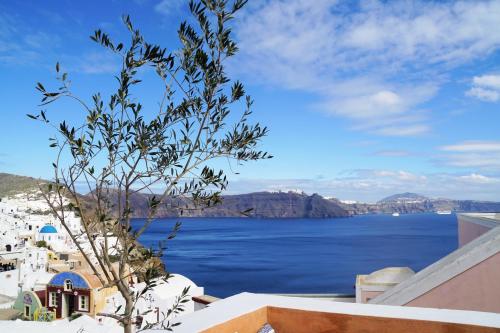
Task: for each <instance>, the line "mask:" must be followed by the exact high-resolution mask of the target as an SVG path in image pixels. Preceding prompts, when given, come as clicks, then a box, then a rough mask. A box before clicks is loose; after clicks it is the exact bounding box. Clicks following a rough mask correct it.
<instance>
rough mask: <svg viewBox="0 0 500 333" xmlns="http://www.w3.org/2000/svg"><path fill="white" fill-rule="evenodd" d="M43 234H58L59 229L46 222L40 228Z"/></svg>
mask: <svg viewBox="0 0 500 333" xmlns="http://www.w3.org/2000/svg"><path fill="white" fill-rule="evenodd" d="M40 233H41V234H57V229H56V228H55V227H54V226H52V225H49V224H46V225H44V226H43V227H42V229H40Z"/></svg>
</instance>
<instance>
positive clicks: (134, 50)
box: [28, 0, 271, 332]
mask: <svg viewBox="0 0 500 333" xmlns="http://www.w3.org/2000/svg"><path fill="white" fill-rule="evenodd" d="M245 3H246V0H234V1H232V2H230V3H229V2H228V1H227V0H200V1H190V3H189V9H190V12H191V14H192V15H193V17H194V19H193V20H191V21H192V22H195V23H188V22H183V23H181V24H180V27H179V29H178V37H179V42H180V43H179V47H178V48H177V49H175V50H167V49H166V48H163V47H162V46H160V45H156V44H151V43H148V42H147V41H146V39H145V37H143V35H142V34H141V32H140V31H139V30H138V29H136V28H135V27H134V26H133V24H132V21H131V19H130V18H129V17H128V16H126V17H124V24H125V26H126V29H127V30H128V32H129V34H130V41H129V42H123V43H122V42H120V43H118V42H116V41H114V40H113V39H112V38H111V36H109V35H108V34H107V33H105V32H103V31H101V30H97V31H95V33H94V34H93V35H92V36H91V39H92V40H93V41H94V42H96V43H98V44H100V45H102V46H103V47H104V48H106V49H107V50H109V51H110V52H112V53H113V54H114V55H116V57H117V58H119V59H120V61H121V68H120V69H119V71H118V73H117V74H116V76H115V77H116V79H117V86H116V90H115V91H114V92H113V93H112V94H110V95H109V96H107V97H105V96H103V95H102V94H100V93H96V94H94V95H93V96H92V98H91V99H90V98H89V99H88V100H87V99H86V98H84V97H81V96H78V95H77V94H75V93H74V92H73V91H72V89H71V87H70V81H69V79H68V75H67V74H66V73H62V71H61V70H60V66H59V63H58V64H57V65H56V71H57V73H58V75H57V79H58V82H59V87H58V88H55V89H46V88H45V87H44V85H42V84H41V83H38V84H37V89H38V90H39V92H40V93H41V95H42V98H41V105H49V104H50V106H53V105H57V102H58V101H60V100H62V99H68V100H70V101H73V102H74V103H76V105H78V106H79V108H77V109H78V110H80V113H79V117H78V118H79V119H81V121H80V122H74V121H73V122H72V121H70V120H68V119H65V120H64V121H62V122H55V123H53V122H51V117H49V111H47V110H43V111H40V112H39V113H38V114H35V115H28V116H29V117H30V118H34V119H36V120H39V121H41V122H42V123H43V124H45V125H47V126H52V127H53V129H54V131H55V135H54V137H51V138H50V139H49V140H50V146H51V147H52V148H54V149H56V151H57V154H56V158H55V161H54V163H53V164H52V166H53V170H54V176H53V182H52V184H51V185H49V190H48V191H45V192H44V194H43V195H44V197H45V199H46V201H47V202H48V204H49V205H50V207H51V209H52V211H53V213H54V214H55V216H56V217H57V219H59V221H60V223H61V224H62V226H63V227H64V228H65V230H66V232H67V233H68V234H69V235H70V237H71V238H72V240H73V242H74V244H75V245H76V247H77V248H78V250H79V251H80V252H81V253H82V255H83V256H84V258H85V260H86V261H87V263H88V264H89V266H90V267H91V269H92V271H93V274H95V275H96V276H97V278H98V279H99V280H100V281H101V283H102V284H103V286H104V287H116V288H117V289H118V291H119V292H120V294H121V296H122V297H123V298H124V300H125V304H124V306H123V307H120V308H119V309H116V311H115V312H114V313H101V314H100V315H102V316H108V317H112V318H115V319H116V320H118V322H119V323H120V324H121V325H123V327H124V332H132V330H133V327H134V324H135V323H136V314H135V312H136V311H135V306H136V304H137V301H138V300H139V299H140V298H141V297H142V296H143V295H144V294H145V293H146V292H147V291H148V290H151V289H152V288H154V286H155V285H156V284H157V283H159V282H158V281H159V280H161V279H158V278H159V277H161V278H162V279H163V280H166V279H168V276H169V275H168V273H164V272H162V270H161V269H160V268H161V267H160V266H161V265H160V264H159V262H160V261H159V260H156V261H155V260H151V259H152V258H154V257H158V256H160V255H161V249H157V250H154V249H149V250H146V249H144V248H141V247H139V245H138V240H139V238H140V237H141V235H142V234H143V233H144V232H145V231H146V230H147V229H148V227H149V226H150V225H151V224H152V223H154V222H155V218H156V217H157V214H158V210H159V209H160V207H162V209H165V206H166V205H167V206H168V207H167V208H168V209H169V210H172V211H176V212H178V214H179V215H182V213H183V212H185V211H186V210H192V209H202V208H203V207H208V206H213V205H215V204H217V203H219V202H220V200H221V192H222V191H224V190H225V189H226V187H227V185H228V180H227V178H226V174H225V171H224V170H223V169H221V170H219V169H218V168H215V166H214V165H217V164H214V163H213V161H214V160H217V159H223V160H230V161H231V160H233V161H234V160H235V161H237V163H243V162H246V161H253V160H260V159H265V158H270V157H271V156H270V155H268V154H267V153H266V152H263V151H261V150H259V144H260V141H261V139H262V138H263V137H264V136H266V134H267V128H266V127H262V126H261V125H259V123H255V124H252V123H250V120H249V116H250V114H251V112H252V111H251V107H252V99H251V97H250V96H248V95H246V93H245V89H244V86H243V84H242V83H241V82H238V81H232V80H231V79H230V78H229V77H228V75H227V73H226V70H225V64H226V63H227V60H228V59H229V58H231V57H232V56H234V55H235V54H236V53H237V51H238V48H237V44H236V42H235V41H234V40H233V38H232V33H231V29H230V28H229V22H230V21H231V20H232V19H233V18H234V16H235V13H236V12H237V11H239V10H240V9H241V8H242V7H243V6H244V5H245ZM147 71H150V74H154V77H157V78H159V80H158V79H155V80H154V81H153V82H152V84H154V83H156V84H161V92H162V93H161V95H159V96H158V101H157V102H158V106H157V107H155V108H154V109H152V108H151V107H143V105H144V104H146V103H144V101H143V102H142V103H141V96H138V95H136V94H134V90H135V89H134V87H136V86H138V85H141V84H144V82H143V81H142V79H143V77H144V76H147V75H145V74H144V73H147ZM153 72H154V73H153ZM50 112H52V110H50ZM80 116H81V117H80ZM74 118H75V116H72V117H71V119H74ZM82 184H83V185H84V186H85V187H86V188H87V190H86V192H88V194H87V195H85V196H83V195H81V194H80V192H82V191H81V186H82ZM158 188H161V191H158V190H154V189H158ZM137 193H143V194H144V193H148V195H147V196H146V197H147V198H148V199H147V200H148V213H147V216H145V218H144V219H142V220H140V221H141V222H140V225H139V226H137V225H136V224H134V227H133V225H132V217H133V212H134V206H133V202H132V200H131V197H132V196H133V195H134V194H137ZM68 199H69V202H70V203H69V204H67V200H68ZM68 210H71V211H74V212H75V213H76V214H78V215H79V216H80V217H81V230H79V232H75V231H74V230H72V229H71V228H70V227H69V225H68V221H67V214H66V213H67V212H68ZM178 229H179V223H176V225H175V226H174V227H173V230H172V233H170V234H168V235H165V237H166V238H167V239H170V238H172V237H173V236H174V235H175V232H176V231H177V230H178ZM111 254H112V255H111ZM115 262H116V263H118V264H114V263H115ZM136 275H140V276H141V278H142V280H144V281H145V282H146V288H145V289H144V290H140V291H136V290H134V289H133V288H132V286H131V285H130V279H131V277H133V276H136ZM187 294H188V291H187V290H184V292H183V293H182V295H180V296H179V297H178V299H177V302H176V303H175V304H174V306H173V307H172V308H171V309H168V310H165V312H164V314H163V315H164V320H161V322H160V323H154V324H159V325H160V327H161V328H164V329H171V327H172V326H173V325H176V324H172V321H171V320H170V319H169V317H170V315H171V314H172V313H178V312H179V311H182V309H183V304H184V303H185V302H186V295H187ZM154 324H153V323H147V324H146V325H143V328H144V327H146V328H151V327H153V326H154Z"/></svg>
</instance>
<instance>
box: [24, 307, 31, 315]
mask: <svg viewBox="0 0 500 333" xmlns="http://www.w3.org/2000/svg"><path fill="white" fill-rule="evenodd" d="M30 315H31V314H30V306H29V305H25V306H24V316H25V317H26V318H29V317H30Z"/></svg>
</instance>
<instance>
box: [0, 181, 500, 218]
mask: <svg viewBox="0 0 500 333" xmlns="http://www.w3.org/2000/svg"><path fill="white" fill-rule="evenodd" d="M37 183H38V180H36V179H34V178H31V177H24V176H16V175H11V174H6V173H0V198H1V197H3V196H7V195H12V194H14V193H22V192H25V191H27V190H29V189H32V188H35V187H36V186H37ZM82 198H87V199H88V202H90V201H91V200H90V195H88V194H86V195H82ZM150 198H151V194H146V193H135V194H134V195H133V196H132V197H131V201H132V206H133V207H134V211H133V216H134V217H136V218H143V217H145V216H146V212H147V205H148V200H149V199H150ZM180 204H182V202H180V201H179V200H168V201H167V204H166V206H165V207H162V208H160V209H159V211H158V217H159V218H168V217H180V216H182V217H243V216H245V215H244V214H242V212H245V211H247V213H246V216H248V217H254V218H335V217H348V216H354V215H361V214H392V213H400V214H409V213H425V212H436V211H451V212H498V211H500V202H490V201H477V200H452V199H443V198H438V199H432V198H428V197H425V196H422V195H419V194H416V193H409V192H407V193H401V194H395V195H391V196H389V197H386V198H384V199H382V200H380V201H378V202H377V203H373V204H371V203H358V202H350V201H341V200H338V199H336V198H325V197H323V196H321V195H319V194H312V195H308V194H305V193H303V192H302V193H299V192H292V191H289V192H255V193H247V194H237V195H226V196H223V197H222V203H221V204H219V205H217V206H215V207H210V208H205V209H184V210H182V212H181V211H180V210H179V209H174V210H173V209H171V208H169V206H170V207H172V206H180ZM248 210H250V211H248Z"/></svg>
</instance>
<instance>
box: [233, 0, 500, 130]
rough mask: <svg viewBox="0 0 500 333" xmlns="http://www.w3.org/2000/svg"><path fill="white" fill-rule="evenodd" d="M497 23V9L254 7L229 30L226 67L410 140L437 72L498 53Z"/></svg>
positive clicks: (473, 5) (298, 1)
mask: <svg viewBox="0 0 500 333" xmlns="http://www.w3.org/2000/svg"><path fill="white" fill-rule="evenodd" d="M353 8H355V9H353ZM499 20H500V2H498V1H475V2H444V3H439V2H425V1H414V2H406V1H395V2H379V1H368V2H365V1H362V2H359V3H357V4H352V3H350V4H349V5H347V4H345V3H342V2H339V1H334V0H318V1H306V0H288V1H265V0H255V1H252V2H250V5H249V10H247V12H246V15H243V18H242V20H241V21H240V23H239V24H238V26H237V29H236V33H237V36H238V39H239V40H240V47H241V50H242V54H240V55H239V58H240V61H239V62H238V64H235V66H234V67H235V68H236V70H244V71H245V72H246V73H249V74H250V75H252V76H254V77H255V78H256V79H257V80H259V81H260V82H266V83H268V84H273V85H278V86H280V87H285V88H288V89H298V90H302V91H307V92H311V93H314V94H317V95H318V97H319V99H320V101H319V102H318V103H317V105H318V107H319V108H321V109H322V110H324V111H326V112H328V113H330V114H333V115H335V116H341V117H346V118H348V119H350V120H351V121H352V122H353V125H354V126H353V128H354V129H357V130H363V131H367V132H370V133H375V134H379V135H398V136H411V135H420V134H422V133H425V132H427V131H429V130H430V125H429V123H428V119H427V117H426V112H427V111H428V110H427V111H423V110H426V107H425V106H424V105H425V103H426V102H428V101H430V100H431V99H432V98H433V97H434V96H435V95H436V94H437V92H438V91H439V87H440V85H441V84H442V78H441V74H443V73H446V72H448V70H449V69H450V68H453V67H456V66H459V65H461V64H464V63H465V62H467V61H470V60H473V59H476V58H477V57H483V56H485V55H487V54H489V53H491V52H492V51H493V50H495V49H496V48H498V47H499V46H500V29H497V26H498V22H499ZM490 98H492V97H491V96H490ZM406 116H411V117H406ZM397 120H404V121H402V122H400V121H397ZM374 121H376V122H377V125H376V126H372V124H373V123H374Z"/></svg>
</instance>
